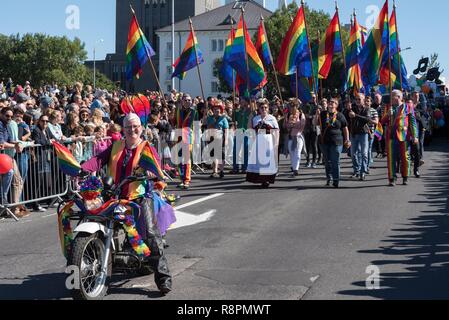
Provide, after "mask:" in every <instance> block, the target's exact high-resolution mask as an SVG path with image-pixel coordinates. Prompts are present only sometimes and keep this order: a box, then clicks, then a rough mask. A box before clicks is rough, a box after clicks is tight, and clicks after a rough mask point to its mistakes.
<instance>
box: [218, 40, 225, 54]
mask: <svg viewBox="0 0 449 320" xmlns="http://www.w3.org/2000/svg"><path fill="white" fill-rule="evenodd" d="M218 51H220V52H223V51H224V40H218Z"/></svg>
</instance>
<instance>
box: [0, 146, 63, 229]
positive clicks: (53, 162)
mask: <svg viewBox="0 0 449 320" xmlns="http://www.w3.org/2000/svg"><path fill="white" fill-rule="evenodd" d="M11 151H12V150H9V151H3V152H2V153H7V154H9V155H12V154H11ZM13 159H14V161H13V162H14V169H13V172H10V173H9V174H5V175H2V176H0V177H1V181H0V182H1V183H0V193H1V197H0V199H1V200H0V213H2V214H4V213H5V212H6V214H7V215H9V216H11V217H12V218H13V219H14V220H16V221H18V220H19V219H18V217H17V216H16V215H15V214H14V209H15V208H17V207H24V206H26V205H31V207H34V208H38V207H39V206H40V205H41V204H44V205H46V206H47V207H51V206H52V205H53V204H54V203H56V201H58V200H59V201H62V197H63V196H65V195H66V194H67V192H68V191H69V184H68V180H67V178H66V176H65V175H64V173H62V171H61V170H60V168H59V162H58V160H57V158H56V155H55V151H54V147H53V146H41V145H34V146H32V147H27V148H24V149H23V151H22V152H21V153H17V152H14V157H13ZM9 180H10V181H11V183H8V182H9Z"/></svg>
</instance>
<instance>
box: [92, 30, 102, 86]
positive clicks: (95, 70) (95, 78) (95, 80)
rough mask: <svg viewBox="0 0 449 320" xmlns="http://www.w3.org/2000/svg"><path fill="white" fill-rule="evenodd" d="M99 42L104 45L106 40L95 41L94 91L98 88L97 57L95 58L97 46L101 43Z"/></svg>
mask: <svg viewBox="0 0 449 320" xmlns="http://www.w3.org/2000/svg"><path fill="white" fill-rule="evenodd" d="M99 42H101V43H103V42H104V40H103V39H99V40H97V41H95V44H94V90H95V89H96V88H97V86H96V84H97V83H96V82H97V77H96V76H97V64H96V57H95V51H96V50H95V49H96V46H97V43H99Z"/></svg>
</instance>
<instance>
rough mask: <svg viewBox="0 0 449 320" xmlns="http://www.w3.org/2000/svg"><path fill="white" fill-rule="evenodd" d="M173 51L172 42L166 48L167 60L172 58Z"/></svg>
mask: <svg viewBox="0 0 449 320" xmlns="http://www.w3.org/2000/svg"><path fill="white" fill-rule="evenodd" d="M171 51H172V45H171V42H167V44H166V47H165V58H167V59H169V58H171V53H172V52H171Z"/></svg>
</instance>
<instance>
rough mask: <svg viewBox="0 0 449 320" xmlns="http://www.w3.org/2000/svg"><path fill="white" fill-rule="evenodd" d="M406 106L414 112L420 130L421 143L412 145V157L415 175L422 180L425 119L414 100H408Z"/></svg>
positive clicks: (419, 138)
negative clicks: (421, 168)
mask: <svg viewBox="0 0 449 320" xmlns="http://www.w3.org/2000/svg"><path fill="white" fill-rule="evenodd" d="M406 104H407V105H408V106H409V107H410V109H412V110H414V112H415V117H416V125H417V129H418V135H419V137H418V140H419V142H420V143H418V144H414V143H413V141H410V142H412V143H411V150H410V151H411V157H412V160H413V173H414V174H415V177H416V178H421V173H420V172H419V167H421V166H422V165H423V164H424V161H423V160H422V159H423V147H421V146H422V145H423V144H424V136H425V134H426V129H425V124H424V121H423V117H422V115H421V111H420V110H419V109H417V108H416V105H415V102H414V100H413V99H407V101H406Z"/></svg>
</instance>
